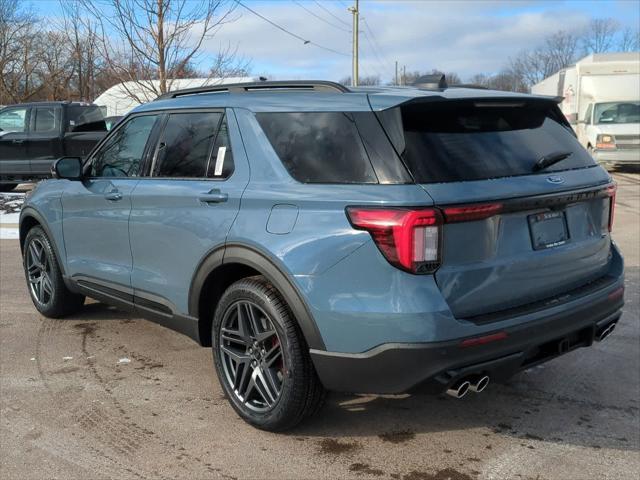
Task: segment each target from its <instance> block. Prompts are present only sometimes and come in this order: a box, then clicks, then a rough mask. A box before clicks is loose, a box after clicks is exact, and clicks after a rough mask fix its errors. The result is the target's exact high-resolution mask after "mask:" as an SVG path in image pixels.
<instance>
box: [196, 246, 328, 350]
mask: <svg viewBox="0 0 640 480" xmlns="http://www.w3.org/2000/svg"><path fill="white" fill-rule="evenodd" d="M230 263H237V264H241V265H246V266H248V267H251V268H253V269H254V270H256V271H258V272H260V274H262V275H263V276H264V277H265V278H266V279H267V280H269V282H271V283H272V284H273V286H274V287H276V288H277V289H278V291H279V292H280V293H281V294H282V296H283V297H284V299H285V301H286V302H287V304H288V305H289V307H290V308H291V311H292V313H293V315H294V316H295V318H296V319H297V321H298V325H299V326H300V329H301V330H302V334H303V335H304V337H305V340H306V342H307V345H308V346H309V348H312V349H314V350H326V347H325V344H324V341H323V340H322V336H321V335H320V331H319V330H318V327H317V325H316V323H315V321H314V320H313V317H312V316H311V314H310V312H309V308H308V306H307V304H306V302H305V301H304V300H303V297H302V295H301V294H300V292H299V291H298V288H297V287H296V286H295V284H294V282H293V281H292V280H291V278H290V276H289V275H288V274H286V273H284V271H283V269H282V268H280V267H278V266H277V265H276V262H275V261H274V260H272V259H271V258H270V257H269V256H268V255H267V254H265V253H263V252H261V251H259V250H257V249H256V248H254V247H251V246H249V245H245V244H240V243H230V244H227V245H225V246H221V247H219V248H217V249H214V250H213V251H212V252H210V253H209V254H208V255H207V256H206V257H205V258H204V260H203V261H202V262H200V265H199V266H198V269H197V270H196V273H195V274H194V276H193V279H192V281H191V286H190V288H189V316H191V317H195V318H199V315H198V314H199V312H198V310H199V300H200V292H201V290H202V287H203V285H204V283H205V281H206V279H207V277H208V276H209V274H210V273H211V272H213V271H214V270H215V269H216V268H218V267H220V266H222V265H223V264H230Z"/></svg>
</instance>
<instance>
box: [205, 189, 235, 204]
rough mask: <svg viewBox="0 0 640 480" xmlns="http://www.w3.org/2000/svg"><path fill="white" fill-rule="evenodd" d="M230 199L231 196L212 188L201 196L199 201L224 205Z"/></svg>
mask: <svg viewBox="0 0 640 480" xmlns="http://www.w3.org/2000/svg"><path fill="white" fill-rule="evenodd" d="M228 199H229V195H227V194H226V193H222V192H221V191H220V190H219V189H217V188H212V189H211V190H209V191H208V192H206V193H203V194H202V195H200V197H199V200H200V201H201V202H202V203H224V202H226V201H227V200H228Z"/></svg>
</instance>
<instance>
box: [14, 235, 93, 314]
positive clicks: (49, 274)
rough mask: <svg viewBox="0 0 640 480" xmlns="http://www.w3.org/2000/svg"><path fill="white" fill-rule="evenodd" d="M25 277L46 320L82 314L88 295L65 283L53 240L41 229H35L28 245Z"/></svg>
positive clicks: (26, 241) (28, 240) (24, 260)
mask: <svg viewBox="0 0 640 480" xmlns="http://www.w3.org/2000/svg"><path fill="white" fill-rule="evenodd" d="M23 263H24V274H25V277H26V279H27V285H28V287H29V294H30V295H31V300H32V301H33V304H34V305H35V307H36V309H37V310H38V311H39V312H40V313H41V314H42V315H44V316H45V317H50V318H59V317H63V316H66V315H69V314H72V313H75V312H76V311H78V310H79V309H80V308H81V307H82V305H83V304H84V295H79V294H76V293H73V292H71V291H70V290H69V289H68V288H67V286H66V285H65V284H64V280H63V279H62V272H61V271H60V266H59V265H58V260H57V258H56V255H55V252H54V250H53V247H52V246H51V241H50V240H49V238H48V237H47V234H46V233H45V232H44V230H43V229H42V228H41V227H33V228H32V229H31V230H29V233H27V237H26V238H25V242H24V255H23Z"/></svg>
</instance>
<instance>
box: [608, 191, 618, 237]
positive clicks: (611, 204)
mask: <svg viewBox="0 0 640 480" xmlns="http://www.w3.org/2000/svg"><path fill="white" fill-rule="evenodd" d="M617 189H618V186H617V185H616V184H615V183H614V184H613V185H610V186H608V187H607V196H608V197H609V224H608V227H609V232H611V231H612V230H613V215H614V213H615V211H616V190H617Z"/></svg>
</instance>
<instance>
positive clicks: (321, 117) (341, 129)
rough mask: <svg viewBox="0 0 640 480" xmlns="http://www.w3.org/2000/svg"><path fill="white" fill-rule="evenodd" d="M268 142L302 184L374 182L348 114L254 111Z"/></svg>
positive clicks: (351, 118) (352, 120) (350, 115)
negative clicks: (256, 112)
mask: <svg viewBox="0 0 640 480" xmlns="http://www.w3.org/2000/svg"><path fill="white" fill-rule="evenodd" d="M256 118H257V120H258V122H259V123H260V126H261V127H262V129H263V131H264V133H265V134H266V136H267V138H268V139H269V142H270V143H271V145H272V146H273V148H274V150H275V152H276V153H277V155H278V156H279V157H280V160H281V161H282V163H283V164H284V166H285V167H286V169H287V170H288V172H289V173H290V174H291V176H292V177H293V178H295V179H296V180H298V181H299V182H303V183H378V178H377V176H376V173H375V171H374V169H373V167H372V165H371V162H370V160H369V157H368V155H367V152H366V150H365V147H364V145H363V142H362V139H361V138H360V135H359V133H358V129H357V127H356V121H355V118H354V116H353V115H352V114H350V113H345V112H317V113H316V112H303V113H297V112H296V113H279V112H278V113H258V114H256Z"/></svg>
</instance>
